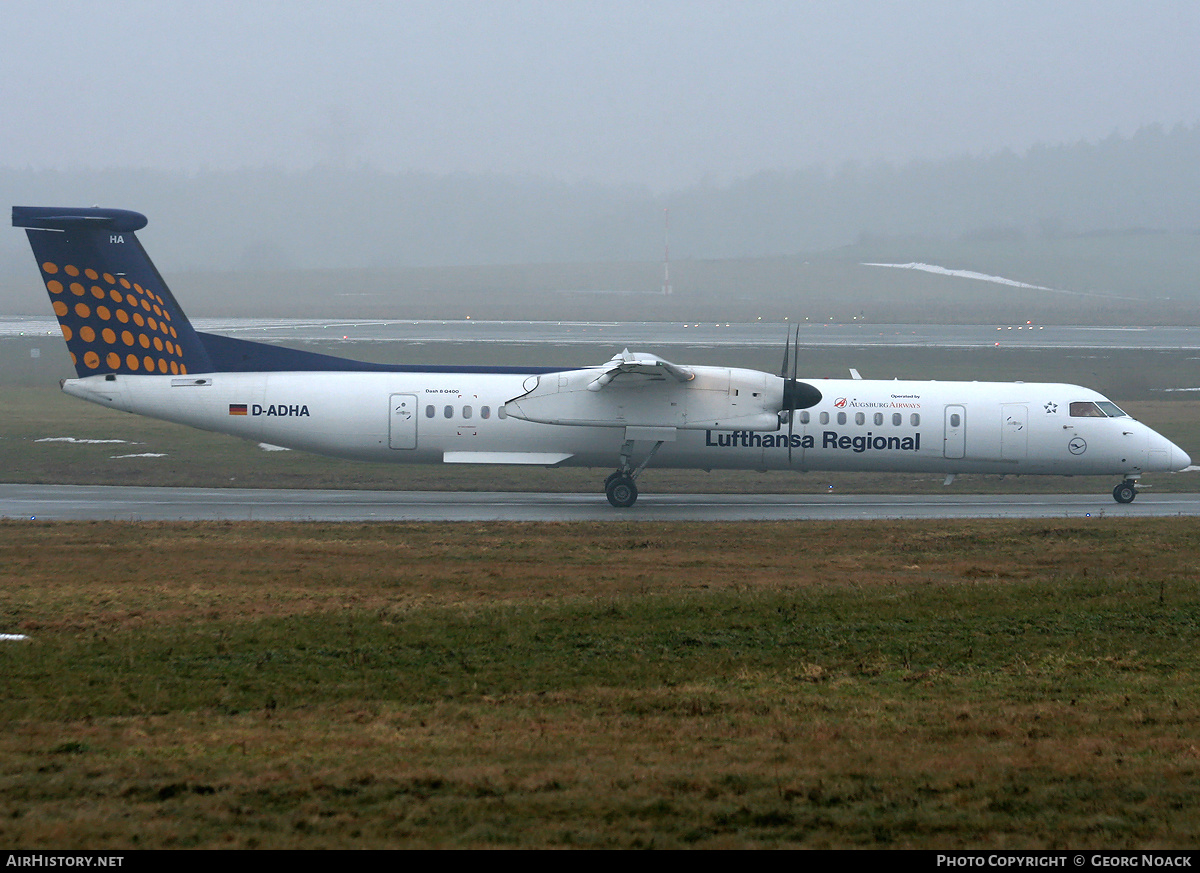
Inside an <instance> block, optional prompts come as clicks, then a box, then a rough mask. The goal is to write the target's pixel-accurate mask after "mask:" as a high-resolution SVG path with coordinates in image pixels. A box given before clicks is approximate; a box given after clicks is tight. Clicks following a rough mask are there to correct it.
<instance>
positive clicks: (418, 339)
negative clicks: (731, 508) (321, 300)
mask: <svg viewBox="0 0 1200 873" xmlns="http://www.w3.org/2000/svg"><path fill="white" fill-rule="evenodd" d="M192 323H193V324H194V325H195V327H196V328H197V329H198V330H202V331H206V332H209V333H217V334H222V335H225V336H234V337H238V338H240V339H248V340H256V341H260V342H278V343H281V344H284V345H287V344H289V343H306V342H315V341H333V342H350V343H356V342H358V343H361V342H404V343H413V344H429V343H462V342H472V343H499V344H510V345H524V344H539V343H545V344H550V345H571V344H577V343H602V344H611V345H613V346H614V347H623V346H630V347H635V346H637V347H641V348H643V349H644V350H649V349H650V348H654V349H659V348H664V349H666V348H668V347H670V346H687V347H690V348H697V347H699V348H704V347H718V346H734V347H756V346H765V347H769V348H777V347H781V346H782V344H783V338H784V335H785V334H786V333H787V331H788V329H789V327H790V326H794V323H792V324H789V323H788V322H747V323H738V322H728V323H711V322H703V323H701V322H616V321H614V322H580V321H478V320H469V319H463V320H448V321H412V320H378V319H376V320H369V319H366V320H360V321H354V320H348V319H345V320H338V319H303V318H278V319H268V318H219V319H218V318H197V319H193V321H192ZM15 336H26V337H36V336H49V337H55V338H57V337H59V336H60V331H59V327H58V324H57V322H56V321H55V320H54V319H53V318H17V317H8V318H0V337H15ZM800 344H801V345H802V346H853V347H868V346H879V347H929V348H984V347H988V346H991V347H993V348H994V347H995V346H996V345H997V344H999V345H1000V346H1001V347H1003V348H1028V349H1054V348H1071V349H1141V350H1170V351H1178V350H1180V349H1200V327H1140V326H1128V327H1086V326H1078V325H1075V326H1071V325H1066V326H1063V325H1036V324H980V325H939V324H863V323H849V324H832V323H830V324H820V323H810V322H801V323H800ZM618 350H619V349H618ZM663 354H667V352H663Z"/></svg>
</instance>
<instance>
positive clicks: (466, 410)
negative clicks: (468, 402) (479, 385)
mask: <svg viewBox="0 0 1200 873" xmlns="http://www.w3.org/2000/svg"><path fill="white" fill-rule="evenodd" d="M470 417H471V407H469V406H464V407H463V418H470Z"/></svg>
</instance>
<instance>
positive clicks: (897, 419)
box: [892, 412, 904, 427]
mask: <svg viewBox="0 0 1200 873" xmlns="http://www.w3.org/2000/svg"><path fill="white" fill-rule="evenodd" d="M903 421H904V416H903V415H901V414H900V413H899V412H893V413H892V426H893V427H899V426H900V425H901V424H902V423H903Z"/></svg>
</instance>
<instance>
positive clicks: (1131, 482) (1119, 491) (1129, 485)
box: [1113, 479, 1137, 503]
mask: <svg viewBox="0 0 1200 873" xmlns="http://www.w3.org/2000/svg"><path fill="white" fill-rule="evenodd" d="M1135 497H1137V480H1136V479H1126V480H1125V481H1124V482H1122V483H1121V484H1120V485H1118V486H1117V487H1116V488H1114V489H1113V500H1115V501H1117V503H1133V498H1135Z"/></svg>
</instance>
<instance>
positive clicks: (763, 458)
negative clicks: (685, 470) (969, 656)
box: [63, 371, 1190, 478]
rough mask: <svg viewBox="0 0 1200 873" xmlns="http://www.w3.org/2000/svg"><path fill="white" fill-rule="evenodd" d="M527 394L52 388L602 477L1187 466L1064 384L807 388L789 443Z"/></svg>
mask: <svg viewBox="0 0 1200 873" xmlns="http://www.w3.org/2000/svg"><path fill="white" fill-rule="evenodd" d="M742 372H746V371H742ZM761 375H762V376H763V377H764V380H765V381H766V382H767V383H772V384H776V383H777V384H778V385H782V380H780V379H779V378H778V377H775V376H770V375H768V374H761ZM531 384H532V382H531V377H530V376H527V375H521V374H517V375H512V374H496V373H485V372H464V373H444V372H397V373H379V372H361V373H360V372H326V371H315V372H269V373H213V374H201V375H196V376H186V377H178V376H146V375H114V376H91V377H87V378H82V379H71V380H67V381H66V382H64V384H63V389H64V390H65V391H66V392H67V393H69V394H72V395H75V396H77V397H81V398H84V399H86V400H90V401H93V402H96V403H100V404H102V405H105V406H110V407H113V408H116V409H122V410H125V411H128V412H133V413H137V414H140V415H147V416H152V417H154V418H160V419H165V420H167V421H173V422H178V423H180V424H186V425H190V426H192V427H197V428H202V429H205V430H211V431H218V432H220V433H226V434H231V435H233V436H239V437H243V438H245V439H249V440H254V441H257V442H265V443H270V444H273V445H278V446H285V447H287V448H293V449H302V450H307V451H311V452H315V453H318V454H323V455H332V456H337V457H343V458H352V459H357V460H366V461H390V462H400V463H498V464H535V465H544V466H557V465H570V466H594V467H611V466H614V465H616V463H617V459H618V456H619V454H620V452H621V448H622V445H623V444H625V443H626V440H627V439H629V440H633V441H634V445H635V447H636V448H635V455H644V454H645V453H646V452H648V451H649V450H650V448H651V446H652V445H653V444H654V443H655V442H657V441H659V440H661V441H662V445H661V447H660V449H659V451H658V453H657V455H656V456H655V458H654V461H653V463H654V466H655V467H695V468H700V469H720V468H725V469H744V470H779V469H794V470H863V471H898V472H935V473H943V474H959V473H1011V474H1060V475H1084V474H1104V475H1123V476H1126V477H1132V478H1137V477H1138V476H1140V475H1141V474H1142V473H1148V472H1156V471H1168V470H1178V469H1182V468H1183V467H1185V466H1187V465H1188V464H1189V463H1190V459H1189V458H1188V456H1187V454H1186V453H1185V452H1184V451H1183V450H1181V449H1180V448H1179V447H1178V446H1175V445H1174V444H1173V443H1171V442H1170V441H1169V440H1167V439H1166V438H1165V437H1163V436H1161V435H1160V434H1158V433H1156V432H1155V431H1153V430H1152V429H1150V428H1149V427H1147V426H1145V425H1143V424H1141V423H1140V422H1137V421H1135V420H1133V419H1132V418H1130V417H1128V416H1125V415H1119V414H1118V415H1115V416H1114V415H1111V414H1110V415H1109V416H1107V417H1106V416H1098V417H1097V416H1089V415H1073V414H1072V411H1071V410H1072V406H1071V404H1073V403H1075V404H1078V408H1080V409H1082V408H1084V406H1085V405H1086V404H1088V403H1092V404H1096V403H1101V402H1103V403H1107V401H1106V399H1105V398H1104V397H1103V396H1102V395H1100V394H1098V393H1097V392H1095V391H1092V390H1089V389H1087V388H1081V387H1079V386H1075V385H1063V384H1046V383H1019V382H1018V383H1008V382H901V381H873V380H815V381H811V382H810V383H809V384H811V385H814V386H817V387H818V388H819V389H820V391H821V393H822V394H823V398H822V399H821V401H820V402H819V403H817V404H816V405H815V406H812V407H811V408H809V409H807V410H804V411H803V412H796V413H793V414H794V415H795V421H794V422H793V423H792V426H791V432H790V434H789V427H788V423H787V422H786V421H785V422H784V423H783V424H781V425H778V426H777V427H775V428H770V429H767V428H762V427H759V429H755V430H751V429H739V428H738V427H737V426H736V424H735V423H729V424H726V423H724V422H722V423H721V429H717V428H711V427H706V426H702V425H697V426H691V427H689V426H687V424H686V423H685V424H684V425H683V426H679V427H669V428H668V427H664V428H654V427H650V426H645V425H647V424H653V422H647V421H644V420H639V421H633V420H630V421H628V422H626V421H623V420H621V419H620V418H615V419H613V420H611V421H608V422H606V423H605V424H603V425H598V424H575V423H573V424H566V423H560V424H556V423H546V422H544V421H530V420H524V419H522V418H518V417H516V416H517V415H518V414H525V413H522V412H521V410H520V406H519V405H515V404H514V403H513V401H514V400H517V399H519V398H522V397H523V396H528V392H529V388H530V385H531ZM606 390H608V391H611V390H613V389H606ZM616 390H627V391H628V390H637V389H616ZM673 390H675V391H677V392H678V391H686V390H688V389H686V387H682V388H677V389H673ZM732 393H733V392H732V389H730V394H731V396H732ZM603 396H606V397H607V396H612V395H611V394H610V395H603ZM630 396H633V395H630ZM672 396H676V395H672ZM506 404H508V406H507V407H506ZM1109 406H1111V404H1109ZM776 408H778V407H776ZM1089 408H1090V407H1089ZM706 414H707V413H706ZM784 418H786V414H785V416H784ZM757 421H761V419H757ZM678 423H679V422H676V424H678ZM789 447H790V449H791V451H790V453H789ZM635 461H636V457H635Z"/></svg>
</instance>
